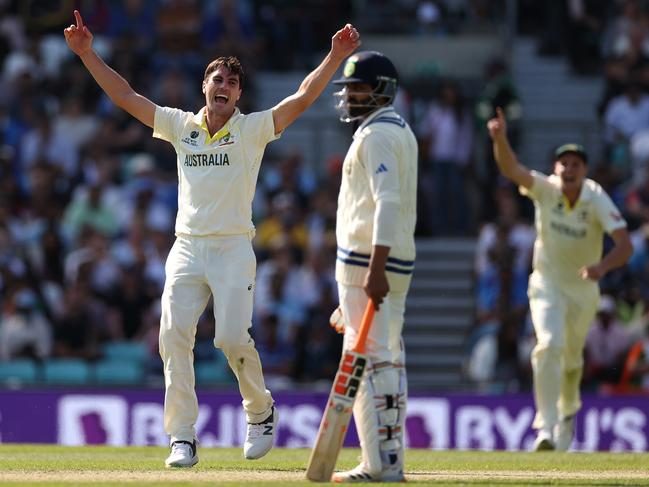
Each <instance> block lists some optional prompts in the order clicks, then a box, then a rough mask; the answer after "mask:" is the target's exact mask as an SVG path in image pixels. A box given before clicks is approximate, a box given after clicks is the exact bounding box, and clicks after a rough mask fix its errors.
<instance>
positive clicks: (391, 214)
mask: <svg viewBox="0 0 649 487" xmlns="http://www.w3.org/2000/svg"><path fill="white" fill-rule="evenodd" d="M398 220H399V204H398V203H395V202H393V201H383V200H378V201H377V202H376V210H375V212H374V230H373V232H372V245H385V246H386V247H392V245H393V244H394V236H395V235H396V232H397V222H398Z"/></svg>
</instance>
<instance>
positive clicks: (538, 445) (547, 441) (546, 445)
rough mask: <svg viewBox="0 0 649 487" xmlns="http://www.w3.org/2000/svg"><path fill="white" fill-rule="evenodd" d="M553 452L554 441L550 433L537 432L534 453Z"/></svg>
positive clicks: (544, 431)
mask: <svg viewBox="0 0 649 487" xmlns="http://www.w3.org/2000/svg"><path fill="white" fill-rule="evenodd" d="M552 450H554V439H553V438H552V432H551V431H547V430H539V433H538V435H537V436H536V440H534V451H552Z"/></svg>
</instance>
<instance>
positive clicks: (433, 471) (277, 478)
mask: <svg viewBox="0 0 649 487" xmlns="http://www.w3.org/2000/svg"><path fill="white" fill-rule="evenodd" d="M166 455H167V449H165V448H157V447H143V448H139V447H128V448H109V447H80V448H72V447H60V446H49V445H11V444H5V445H0V484H1V485H36V486H48V487H49V486H66V487H67V486H80V485H92V486H93V487H100V486H117V485H123V484H129V485H133V486H140V485H142V486H148V485H150V486H157V487H166V486H178V485H187V486H190V485H191V486H207V485H209V486H214V485H217V484H218V485H230V486H244V485H245V486H257V485H276V486H278V485H291V486H293V485H310V484H311V483H310V482H308V481H306V480H305V478H304V469H305V465H306V462H307V459H308V457H309V450H306V449H283V448H276V449H274V450H273V451H271V452H270V453H269V454H268V455H267V456H266V457H264V458H263V459H261V460H257V461H246V460H244V459H243V458H242V453H241V450H240V449H233V448H223V449H221V448H202V449H199V457H200V463H199V464H198V465H196V467H194V468H192V469H188V470H184V469H182V470H177V469H176V470H169V469H165V468H164V459H165V457H166ZM358 455H359V450H357V449H345V450H343V451H342V453H341V455H340V458H339V461H338V468H340V469H345V468H351V467H353V466H355V465H356V459H357V457H358ZM406 455H407V468H406V476H407V478H408V482H409V483H412V484H417V485H436V486H440V485H452V486H458V485H581V486H591V485H648V486H649V455H647V454H633V453H552V452H550V453H520V452H458V451H444V452H434V451H429V450H409V451H408V452H407V454H406ZM395 485H396V484H395Z"/></svg>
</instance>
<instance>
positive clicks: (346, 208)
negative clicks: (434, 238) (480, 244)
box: [336, 106, 417, 291]
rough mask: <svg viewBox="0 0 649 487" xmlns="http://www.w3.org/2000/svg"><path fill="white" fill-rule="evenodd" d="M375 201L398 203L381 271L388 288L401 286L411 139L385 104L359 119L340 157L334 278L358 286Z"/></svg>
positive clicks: (406, 256)
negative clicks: (389, 242) (391, 234)
mask: <svg viewBox="0 0 649 487" xmlns="http://www.w3.org/2000/svg"><path fill="white" fill-rule="evenodd" d="M380 200H382V201H386V202H392V203H396V204H397V205H398V206H399V220H398V222H397V225H396V232H395V233H396V234H395V236H394V239H393V242H392V245H391V247H390V256H389V257H388V262H387V265H386V271H387V276H388V281H389V283H390V288H391V289H392V290H395V291H400V290H407V288H408V286H409V284H410V278H411V276H412V271H413V269H414V264H415V239H414V232H415V222H416V218H417V141H416V139H415V136H414V134H413V133H412V130H410V127H409V126H408V124H407V123H406V122H405V121H404V120H403V118H401V117H400V116H399V115H398V114H397V113H396V112H395V111H394V109H393V108H392V107H391V106H390V107H386V108H381V109H379V110H377V111H376V112H374V113H372V114H371V115H370V116H369V117H367V118H366V119H365V120H364V121H363V123H362V124H361V125H360V126H359V127H358V129H357V130H356V132H355V133H354V140H353V142H352V144H351V145H350V147H349V150H348V151H347V155H346V156H345V161H344V162H343V174H342V183H341V185H340V193H339V195H338V211H337V214H336V240H337V244H338V254H337V260H336V280H337V281H338V282H341V283H343V284H348V285H354V286H361V285H363V280H364V278H365V275H366V274H367V270H368V267H369V261H370V254H371V252H372V246H373V244H374V242H372V235H373V231H374V212H375V211H376V203H377V202H378V201H380Z"/></svg>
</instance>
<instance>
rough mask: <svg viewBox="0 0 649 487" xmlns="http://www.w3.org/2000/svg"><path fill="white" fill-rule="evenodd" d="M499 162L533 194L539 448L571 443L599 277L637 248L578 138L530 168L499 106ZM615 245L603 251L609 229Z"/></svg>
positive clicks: (493, 127)
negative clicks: (548, 166) (543, 169)
mask: <svg viewBox="0 0 649 487" xmlns="http://www.w3.org/2000/svg"><path fill="white" fill-rule="evenodd" d="M487 127H488V129H489V135H490V136H491V138H492V140H493V151H494V156H495V158H496V162H497V164H498V169H499V170H500V172H501V173H502V174H503V176H505V177H506V178H508V179H510V180H511V181H513V182H514V183H516V184H517V185H519V187H520V190H521V193H522V194H524V195H526V196H528V197H529V198H531V199H532V200H533V201H534V206H535V213H536V217H535V220H536V232H537V236H536V242H535V244H534V271H533V272H532V274H531V275H530V279H529V287H528V295H529V298H530V311H531V315H532V322H533V324H534V331H535V332H536V339H537V344H536V347H535V348H534V350H533V352H532V368H533V373H534V400H535V404H536V416H535V418H534V423H533V427H534V428H535V429H537V430H538V435H537V437H536V440H535V442H534V449H535V450H537V451H538V450H555V449H556V450H560V451H565V450H567V449H568V448H569V447H570V445H571V443H572V440H573V436H574V419H575V415H576V414H577V412H578V411H579V409H580V408H581V399H580V394H579V384H580V382H581V375H582V369H583V349H584V343H585V340H586V335H587V334H588V329H589V327H590V325H591V323H592V322H593V319H594V318H595V314H596V313H597V306H598V302H599V286H598V280H599V279H601V278H602V277H604V275H605V274H606V273H607V272H608V271H610V270H611V269H615V268H616V267H620V266H622V265H624V263H625V262H626V261H627V260H628V259H629V257H630V256H631V252H632V247H631V242H630V241H629V234H628V232H627V229H626V222H625V221H624V219H623V218H622V216H621V215H620V212H619V211H618V209H617V208H616V207H615V205H614V204H613V202H612V201H611V199H610V198H609V196H608V195H607V194H606V192H605V191H604V190H603V189H602V187H601V186H600V185H599V184H597V183H596V182H595V181H593V180H591V179H588V178H586V174H587V172H588V157H587V154H586V151H585V150H584V148H583V147H582V146H580V145H578V144H565V145H562V146H561V147H559V148H558V149H557V150H556V152H555V157H556V160H555V163H554V174H553V175H551V176H545V175H544V174H540V173H538V172H536V171H530V170H529V169H528V168H527V167H525V166H523V165H522V164H520V163H519V162H518V160H517V159H516V155H515V154H514V152H513V151H512V148H511V146H510V144H509V141H508V139H507V124H506V120H505V116H504V114H503V112H502V110H501V109H500V108H498V109H497V114H496V117H495V118H492V119H491V120H489V122H488V123H487ZM605 232H606V233H608V234H609V235H610V236H611V237H612V239H613V241H614V243H615V245H614V246H613V248H612V249H611V250H610V251H609V252H608V253H607V254H606V255H604V256H602V252H603V250H602V247H603V237H604V233H605Z"/></svg>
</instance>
